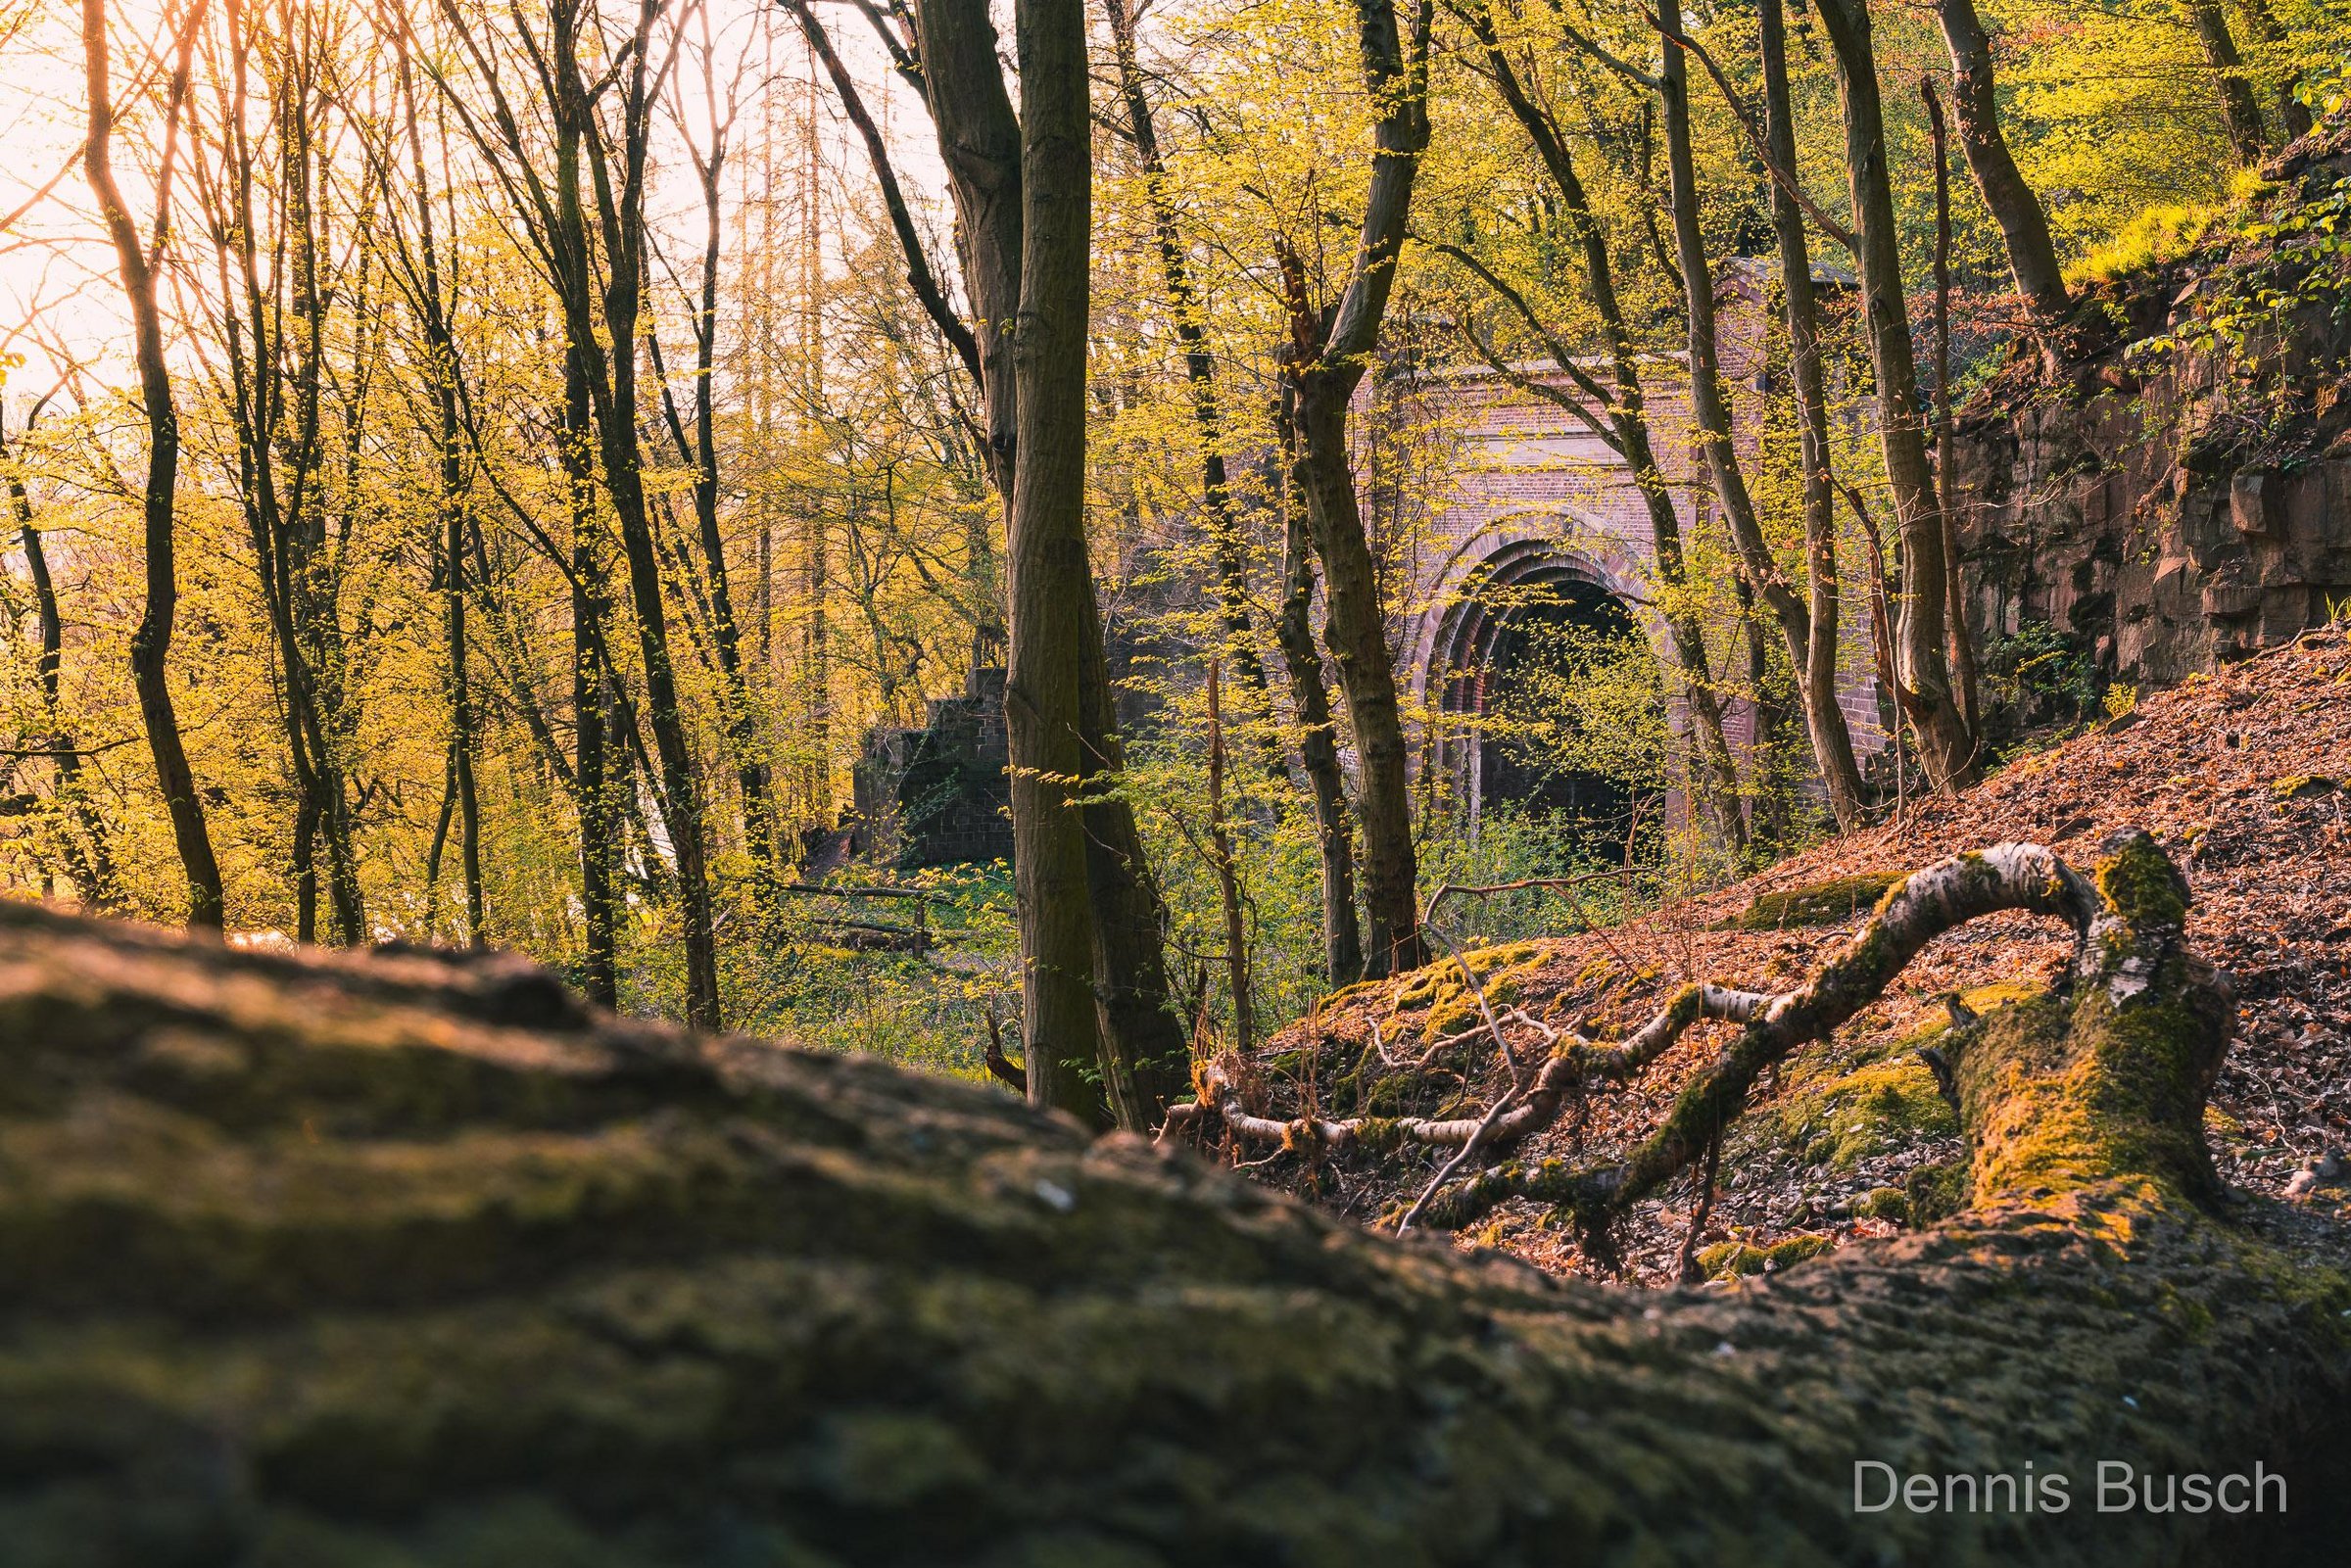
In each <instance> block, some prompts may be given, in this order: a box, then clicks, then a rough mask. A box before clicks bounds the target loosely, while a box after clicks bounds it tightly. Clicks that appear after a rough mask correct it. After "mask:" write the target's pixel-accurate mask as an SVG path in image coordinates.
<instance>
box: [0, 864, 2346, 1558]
mask: <svg viewBox="0 0 2351 1568" xmlns="http://www.w3.org/2000/svg"><path fill="white" fill-rule="evenodd" d="M2140 880H2144V881H2146V882H2147V887H2148V888H2152V889H2153V892H2151V893H2150V892H2149V891H2148V890H2147V888H2141V887H2139V886H2138V885H2137V883H2136V882H2135V881H2131V880H2129V879H2121V878H2118V877H2107V878H2105V879H2103V880H2102V882H2101V886H2102V887H2103V888H2104V890H2105V892H2106V895H2107V896H2108V898H2109V899H2110V900H2112V901H2117V902H2116V905H2115V907H2117V908H2120V909H2123V910H2124V911H2125V913H2126V915H2127V916H2128V917H2129V918H2130V919H2131V920H2133V921H2136V922H2139V923H2141V926H2142V927H2144V926H2145V923H2148V922H2152V923H2157V924H2160V925H2162V926H2163V927H2164V928H2165V929H2167V930H2170V931H2172V932H2174V933H2175V936H2176V931H2177V918H2178V917H2177V905H2178V896H2177V893H2176V891H2174V890H2173V889H2174V888H2175V887H2176V883H2175V882H2173V881H2170V880H2167V879H2166V878H2165V876H2162V875H2155V874H2153V873H2150V874H2149V876H2148V877H2147V878H2144V879H2140ZM2158 895H2160V896H2158ZM2138 928H2139V927H2134V930H2136V929H2138ZM2146 928H2152V927H2146ZM2172 940H2173V939H2171V938H2167V939H2166V941H2167V942H2171V941H2172ZM2111 946H2112V950H2111V951H2110V952H2108V953H2107V955H2106V962H2107V965H2108V968H2109V969H2110V970H2111V972H2112V974H2113V975H2115V976H2124V975H2127V976H2129V978H2130V979H2131V982H2132V983H2131V985H2130V986H2129V987H2120V986H2118V985H2114V984H2109V983H2106V982H2105V980H2103V979H2101V981H2100V983H2098V984H2096V985H2094V986H2088V987H2086V988H2085V990H2084V993H2083V995H2082V997H2081V999H2080V1000H2078V1001H2071V1002H2069V1001H2065V1000H2062V999H2058V998H2051V997H2042V998H2040V999H2039V1000H2037V1001H2035V1002H2033V1003H2030V1004H2023V1005H2020V1007H2019V1008H2018V1009H2017V1010H2015V1011H2013V1012H2012V1013H2007V1014H1993V1015H1988V1016H1987V1019H1986V1021H1985V1026H1984V1030H1983V1033H1982V1036H1981V1038H1980V1039H1979V1040H1978V1041H1977V1042H1975V1043H1974V1044H1971V1045H1969V1046H1968V1047H1967V1048H1966V1050H1965V1053H1964V1054H1961V1055H1960V1056H1959V1057H1958V1062H1959V1070H1960V1074H1961V1077H1960V1084H1961V1093H1962V1101H1963V1105H1964V1107H1965V1119H1966V1121H1967V1123H1968V1125H1969V1128H1970V1137H1971V1142H1973V1143H1974V1144H1975V1146H1976V1148H1977V1160H1976V1166H1975V1172H1974V1178H1973V1189H1974V1196H1975V1208H1974V1211H1973V1212H1971V1213H1969V1214H1967V1215H1964V1216H1962V1217H1961V1218H1960V1219H1959V1220H1956V1221H1953V1222H1950V1223H1948V1224H1945V1225H1943V1226H1941V1227H1938V1228H1936V1229H1934V1230H1931V1231H1928V1232H1926V1233H1923V1234H1919V1235H1914V1236H1907V1237H1903V1238H1899V1239H1896V1240H1893V1241H1889V1242H1886V1243H1883V1244H1878V1245H1872V1246H1867V1247H1852V1248H1847V1249H1844V1250H1843V1251H1841V1252H1839V1253H1838V1254H1836V1255H1833V1256H1831V1257H1828V1258H1824V1259H1817V1260H1814V1261H1810V1262H1806V1263H1803V1264H1801V1265H1799V1266H1798V1267H1796V1268H1793V1269H1791V1270H1789V1271H1787V1272H1785V1273H1781V1274H1775V1275H1772V1276H1769V1277H1767V1278H1764V1279H1760V1280H1757V1281H1753V1282H1751V1283H1749V1284H1748V1285H1745V1286H1743V1287H1741V1288H1740V1289H1738V1290H1737V1291H1734V1292H1713V1291H1708V1292H1698V1293H1691V1292H1681V1293H1670V1294H1666V1293H1658V1294H1643V1293H1636V1292H1629V1291H1611V1290H1606V1289H1601V1288H1597V1287H1592V1286H1586V1285H1569V1284H1561V1283H1558V1282H1554V1281H1551V1280H1548V1279H1546V1278H1544V1277H1542V1276H1539V1275H1536V1274H1534V1273H1532V1272H1531V1271H1529V1270H1526V1269H1523V1268H1520V1267H1517V1266H1514V1265H1506V1264H1502V1263H1499V1262H1494V1261H1481V1260H1479V1259H1475V1258H1472V1257H1468V1256H1464V1255H1463V1254H1460V1253H1457V1252H1455V1251H1453V1250H1451V1249H1449V1248H1446V1247H1443V1246H1439V1245H1436V1244H1433V1243H1431V1244H1423V1245H1405V1244H1398V1243H1395V1242H1391V1241H1387V1240H1384V1239H1381V1238H1377V1237H1374V1236H1371V1235H1369V1234H1367V1233H1366V1232H1364V1231H1362V1230H1360V1229H1357V1228H1355V1227H1353V1226H1351V1225H1348V1224H1345V1223H1343V1222H1340V1221H1338V1220H1336V1219H1334V1218H1331V1217H1329V1216H1326V1215H1324V1214H1321V1213H1319V1212H1314V1211H1311V1210H1308V1209H1306V1208H1304V1207H1301V1206H1299V1205H1297V1204H1295V1203H1292V1202H1290V1201H1288V1200H1286V1199H1283V1198H1281V1197H1279V1196H1277V1195H1274V1194H1271V1193H1269V1192H1267V1191H1264V1190H1262V1189H1258V1188H1254V1187H1252V1186H1250V1185H1248V1184H1247V1183H1245V1182H1243V1181H1241V1180H1239V1179H1238V1178H1236V1177H1234V1176H1232V1175H1230V1174H1228V1173H1225V1172H1222V1171H1217V1170H1212V1169H1210V1168H1209V1167H1207V1166H1206V1165H1204V1164H1200V1163H1198V1162H1196V1161H1195V1160H1193V1159H1191V1158H1190V1157H1188V1156H1185V1155H1181V1154H1176V1153H1172V1152H1164V1151H1155V1150H1153V1149H1151V1148H1149V1147H1147V1146H1145V1145H1143V1144H1141V1143H1139V1142H1138V1141H1134V1140H1120V1139H1113V1140H1109V1141H1106V1142H1102V1143H1091V1144H1089V1143H1088V1141H1087V1139H1086V1138H1085V1136H1084V1135H1083V1134H1082V1133H1081V1132H1080V1130H1079V1129H1078V1128H1077V1127H1076V1125H1075V1124H1073V1123H1069V1122H1066V1121H1059V1120H1053V1119H1049V1118H1045V1117H1038V1116H1035V1115H1032V1114H1031V1113H1030V1112H1028V1111H1027V1110H1025V1109H1024V1108H1022V1107H1020V1106H1019V1105H1017V1104H1015V1103H1014V1102H1012V1101H1011V1100H1009V1099H1007V1098H1006V1097H1004V1096H1002V1095H1000V1094H995V1093H992V1092H990V1091H988V1090H987V1089H985V1088H984V1087H981V1086H977V1085H972V1084H965V1083H954V1082H945V1081H939V1080H928V1079H923V1078H919V1077H915V1076H910V1075H907V1074H904V1073H900V1072H896V1071H893V1070H890V1069H886V1068H883V1067H881V1066H878V1065H875V1064H870V1063H864V1062H858V1061H853V1060H845V1059H840V1058H822V1057H812V1056H807V1055H802V1054H798V1053H794V1052H791V1051H787V1050H782V1049H779V1048H775V1047H770V1046H763V1045H759V1044H756V1043H752V1042H745V1041H710V1040H702V1039H697V1038H695V1037H692V1036H688V1035H685V1034H682V1033H680V1032H677V1031H674V1030H670V1029H667V1028H663V1027H658V1026H654V1025H648V1024H638V1023H631V1022H624V1021H619V1020H614V1019H612V1018H609V1017H606V1016H602V1015H598V1014H595V1013H593V1012H591V1011H590V1010H589V1009H587V1008H585V1007H584V1006H582V1005H581V1004H580V1003H579V1001H578V1000H577V999H576V998H574V997H573V996H571V995H570V994H569V993H567V992H566V991H564V990H563V989H562V988H561V987H560V986H558V985H556V984H555V983H554V982H553V981H552V979H550V978H549V977H548V976H547V975H546V974H543V973H542V972H539V971H536V970H533V969H531V968H529V967H527V966H525V965H521V964H519V963H515V962H512V961H505V960H496V959H488V960H479V961H459V960H455V959H449V958H443V957H437V956H433V955H424V954H412V953H411V954H395V955H390V956H382V957H376V958H372V959H325V958H318V957H311V956H297V957H271V956H265V955H258V954H248V953H234V952H228V951H224V950H222V949H219V948H217V947H207V946H199V945H188V944H186V943H184V942H182V941H181V940H180V939H178V938H175V937H170V936H167V935H164V934H162V933H157V932H151V931H145V930H141V929H138V928H134V927H121V926H96V925H89V924H85V923H80V922H75V921H71V920H67V919H64V918H61V917H57V916H53V915H49V914H47V913H44V912H42V911H39V910H36V909H31V908H27V907H24V906H14V905H0V1561H4V1562H6V1563H7V1564H8V1565H9V1568H428V1565H429V1568H526V1565H527V1568H737V1565H742V1568H750V1565H762V1568H765V1565H775V1568H786V1565H792V1568H798V1565H821V1564H845V1563H860V1564H861V1563H908V1564H926V1565H930V1564H960V1563H972V1564H1003V1565H1012V1564H1039V1565H1043V1564H1054V1565H1073V1568H1076V1565H1088V1568H1090V1565H1096V1564H1101V1565H1112V1568H1152V1565H1161V1564H1176V1563H1217V1564H1226V1563H1230V1564H1259V1563H1263V1564H1272V1563H1301V1564H1314V1563H1328V1564H1346V1565H1360V1564H1370V1563H1378V1564H1407V1565H1411V1564H1440V1563H1461V1564H1481V1565H1510V1564H1526V1565H1529V1568H1535V1565H1541V1568H1555V1565H1558V1564H1561V1563H1570V1562H1573V1563H1583V1562H1624V1563H1682V1562H1687V1563H1700V1562H1722V1561H1739V1562H1754V1563H1766V1562H1790V1563H1824V1564H1826V1563H1838V1564H1849V1563H1867V1562H1889V1563H1891V1562H1897V1561H1898V1562H1903V1563H1929V1562H1955V1563H1956V1562H1965V1563H1974V1562H1993V1561H1998V1562H2003V1563H2007V1562H2051V1563H2055V1562H2067V1563H2093V1562H2112V1563H2118V1564H2123V1563H2128V1564H2134V1565H2135V1564H2144V1563H2156V1562H2164V1563H2169V1562H2214V1563H2221V1562H2235V1563H2241V1562H2253V1561H2263V1562H2278V1563H2292V1562H2298V1561H2313V1562H2316V1561H2331V1560H2336V1559H2334V1558H2332V1557H2329V1556H2327V1555H2325V1553H2327V1552H2328V1551H2331V1550H2332V1549H2333V1547H2334V1546H2335V1545H2337V1544H2339V1535H2334V1536H2331V1537H2330V1535H2329V1532H2339V1530H2340V1529H2342V1528H2344V1527H2345V1526H2346V1524H2351V1521H2346V1520H2344V1519H2343V1518H2342V1517H2341V1503H2342V1499H2343V1498H2344V1497H2346V1496H2351V1464H2347V1463H2346V1453H2347V1452H2351V1445H2347V1444H2346V1443H2345V1442H2344V1438H2345V1436H2346V1435H2347V1434H2346V1427H2345V1422H2344V1416H2343V1411H2344V1408H2345V1403H2344V1396H2345V1393H2346V1390H2347V1388H2351V1287H2347V1286H2346V1284H2345V1281H2344V1278H2343V1275H2342V1273H2341V1271H2340V1267H2339V1264H2340V1261H2341V1260H2340V1259H2334V1260H2333V1261H2331V1262H2329V1261H2328V1260H2327V1259H2326V1258H2325V1257H2324V1256H2323V1255H2321V1254H2319V1253H2317V1252H2315V1251H2314V1248H2315V1247H2316V1246H2317V1245H2318V1244H2317V1243H2315V1242H2314V1240H2313V1238H2314V1237H2315V1236H2317V1235H2319V1234H2320V1232H2319V1231H2317V1230H2314V1229H2312V1228H2310V1220H2309V1216H2308V1214H2307V1213H2306V1212H2303V1211H2298V1210H2295V1211H2287V1210H2283V1209H2282V1208H2280V1209H2279V1210H2276V1211H2273V1210H2270V1209H2266V1208H2263V1209H2258V1210H2257V1209H2252V1208H2240V1209H2239V1210H2237V1211H2236V1212H2233V1213H2231V1214H2223V1213H2221V1212H2217V1211H2214V1210H2212V1209H2210V1208H2209V1207H2208V1205H2209V1204H2210V1203H2211V1202H2212V1199H2211V1196H2210V1194H2209V1193H2208V1192H2206V1191H2205V1190H2204V1188H2205V1187H2206V1186H2208V1182H2206V1181H2205V1180H2204V1179H2203V1178H2200V1177H2199V1176H2198V1174H2197V1172H2198V1171H2199V1170H2201V1169H2202V1168H2203V1166H2202V1164H2201V1161H2202V1143H2201V1139H2200V1135H2199V1134H2198V1133H2197V1132H2196V1131H2195V1130H2194V1129H2195V1126H2196V1122H2195V1119H2194V1118H2195V1117H2196V1116H2197V1115H2198V1114H2199V1112H2200V1107H2201V1103H2202V1093H2203V1088H2204V1086H2205V1085H2206V1084H2208V1083H2209V1080H2210V1073H2211V1070H2212V1069H2213V1067H2214V1066H2215V1065H2216V1064H2217V1062H2218V1060H2219V1055H2220V1052H2221V1051H2222V1050H2223V1049H2224V1048H2225V1044H2226V1017H2227V1003H2226V991H2225V990H2224V989H2222V988H2220V987H2219V986H2218V984H2217V982H2216V981H2215V980H2214V979H2213V977H2212V976H2211V974H2210V972H2209V971H2208V970H2204V969H2202V968H2201V966H2199V965H2196V964H2194V963H2193V962H2192V960H2190V959H2188V958H2187V957H2186V956H2185V955H2184V954H2182V953H2180V952H2179V951H2178V950H2177V947H2176V943H2174V945H2165V943H2155V942H2152V941H2151V940H2142V939H2141V938H2140V937H2139V936H2138V935H2135V934H2131V933H2130V932H2126V933H2125V935H2124V936H2121V937H2117V938H2116V939H2115V940H2114V942H2113V944H2111ZM2297 1226H2300V1227H2302V1228H2299V1229H2297V1228H2296V1227H2297ZM2100 1460H2106V1461H2109V1462H2116V1463H2123V1464H2129V1465H2131V1466H2133V1467H2135V1470H2136V1471H2139V1472H2154V1473H2159V1474H2171V1473H2179V1472H2202V1473H2205V1474H2213V1475H2217V1474H2221V1473H2238V1472H2249V1471H2250V1470H2251V1469H2252V1467H2253V1466H2254V1465H2256V1464H2260V1465H2263V1466H2265V1467H2266V1469H2267V1470H2268V1471H2271V1472H2279V1473H2280V1474H2282V1476H2283V1477H2284V1480H2283V1486H2284V1488H2285V1489H2287V1492H2288V1494H2289V1499H2290V1500H2289V1504H2288V1511H2287V1512H2285V1513H2284V1514H2282V1515H2280V1514H2279V1512H2278V1511H2277V1509H2276V1508H2275V1507H2274V1506H2272V1507H2269V1508H2268V1509H2267V1510H2266V1511H2265V1512H2263V1513H2261V1514H2247V1515H2245V1516H2243V1517H2233V1518H2232V1517H2223V1516H2220V1515H2217V1514H2211V1513H2189V1512H2181V1511H2174V1512H2170V1513H2150V1512H2145V1511H2132V1512H2126V1513H2114V1514H2101V1513H2099V1512H2097V1511H2096V1510H2095V1508H2094V1506H2093V1503H2092V1495H2091V1492H2090V1487H2091V1485H2092V1477H2093V1475H2094V1473H2095V1466H2096V1464H2097V1462H2098V1461H2100ZM1861 1461H1876V1462H1878V1463H1881V1464H1884V1465H1887V1466H1891V1467H1892V1468H1893V1469H1894V1470H1895V1472H1897V1473H1899V1474H1901V1475H1903V1476H1910V1475H1928V1476H1934V1477H1938V1478H1940V1477H1943V1476H1945V1475H1955V1474H1971V1475H1977V1476H1982V1475H1990V1474H2021V1473H2022V1472H2023V1469H2024V1466H2025V1465H2026V1464H2027V1462H2028V1461H2030V1462H2032V1463H2034V1464H2036V1465H2037V1466H2038V1472H2039V1474H2042V1475H2046V1474H2048V1473H2049V1472H2050V1471H2051V1469H2052V1468H2061V1469H2063V1470H2064V1471H2065V1472H2066V1473H2067V1474H2068V1475H2069V1476H2070V1477H2071V1481H2072V1490H2073V1496H2072V1499H2071V1502H2072V1506H2071V1508H2070V1510H2069V1511H2067V1512H2065V1513H2062V1514H2052V1513H2049V1512H2047V1511H2045V1510H2044V1511H2039V1512H2034V1513H2030V1514H2027V1513H2018V1512H2013V1511H2004V1510H2003V1511H1991V1512H1982V1511H1964V1510H1963V1511H1958V1512H1954V1513H1947V1514H1946V1513H1942V1512H1937V1513H1925V1514H1921V1513H1914V1512H1911V1511H1909V1510H1908V1509H1907V1508H1903V1507H1893V1508H1888V1509H1886V1510H1884V1511H1878V1512H1867V1513H1863V1512H1857V1511H1856V1510H1855V1507H1854V1505H1853V1500H1852V1498H1853V1486H1854V1469H1855V1466H1856V1464H1857V1463H1860V1462H1861ZM1869 1474H1870V1476H1871V1477H1872V1478H1875V1477H1876V1476H1877V1472H1875V1471H1872V1472H1870V1473H1869ZM2276 1485H2277V1484H2276V1483H2273V1487H2275V1486H2276ZM1870 1500H1873V1501H1874V1500H1876V1498H1875V1496H1874V1494H1873V1495H1872V1497H1871V1498H1870ZM2330 1510H2331V1511H2330Z"/></svg>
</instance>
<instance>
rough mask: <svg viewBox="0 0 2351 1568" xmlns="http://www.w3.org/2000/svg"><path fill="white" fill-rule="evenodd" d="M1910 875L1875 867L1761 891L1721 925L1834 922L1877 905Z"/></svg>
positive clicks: (1762, 927) (1772, 927)
mask: <svg viewBox="0 0 2351 1568" xmlns="http://www.w3.org/2000/svg"><path fill="white" fill-rule="evenodd" d="M1906 880H1908V875H1907V874H1906V873H1903V872H1898V871H1872V872H1862V873H1860V874H1859V875H1857V876H1852V877H1839V878H1836V879H1833V880H1830V881H1825V882H1810V883H1807V884H1806V885H1804V886H1802V887H1790V888H1786V889H1784V890H1782V891H1780V892H1776V893H1757V894H1756V895H1755V897H1754V899H1753V901H1752V902H1751V903H1750V904H1749V905H1748V906H1747V908H1746V909H1744V910H1742V911H1740V912H1739V913H1738V914H1736V915H1734V916H1732V917H1731V918H1730V919H1729V920H1727V921H1725V922H1723V923H1722V927H1721V928H1722V929H1724V930H1740V931H1777V930H1785V929H1787V928H1788V927H1792V926H1833V925H1836V924H1837V923H1839V922H1841V921H1847V920H1851V919H1852V918H1853V917H1854V916H1855V915H1858V914H1860V913H1861V912H1862V911H1864V910H1867V909H1873V908H1875V907H1876V906H1877V904H1878V901H1879V900H1880V899H1883V898H1884V897H1885V896H1886V894H1887V892H1888V890H1890V889H1891V888H1894V887H1895V886H1897V885H1899V884H1900V883H1902V882H1904V881H1906Z"/></svg>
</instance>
